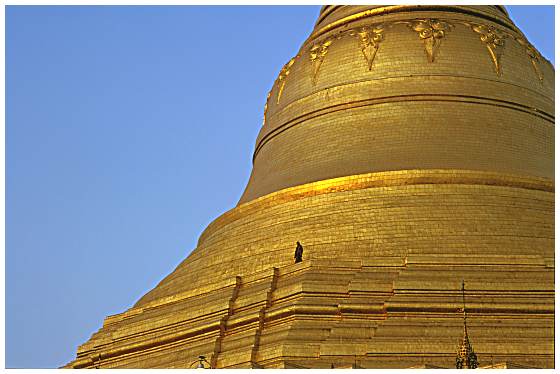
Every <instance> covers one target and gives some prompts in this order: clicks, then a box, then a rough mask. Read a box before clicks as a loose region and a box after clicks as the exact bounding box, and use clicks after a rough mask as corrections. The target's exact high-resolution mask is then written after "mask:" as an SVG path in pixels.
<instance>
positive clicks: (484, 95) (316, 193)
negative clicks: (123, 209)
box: [67, 5, 554, 368]
mask: <svg viewBox="0 0 560 374" xmlns="http://www.w3.org/2000/svg"><path fill="white" fill-rule="evenodd" d="M264 117H265V118H264V123H263V126H262V129H261V130H260V133H259V135H258V137H257V140H256V145H255V149H254V157H253V161H254V164H253V171H252V174H251V177H250V180H249V182H248V184H247V187H246V189H245V192H244V193H243V195H242V197H241V199H240V201H239V204H238V205H237V206H236V207H234V208H233V209H231V210H230V211H228V212H226V213H224V214H223V215H222V216H220V217H218V218H217V219H216V220H215V221H214V222H212V223H211V224H210V225H209V226H208V227H207V228H206V229H205V231H204V232H203V233H202V235H201V236H200V239H199V241H198V245H197V248H195V249H194V250H193V252H192V253H191V254H190V255H189V256H188V257H187V258H186V259H185V260H184V261H183V262H182V263H181V264H180V265H179V266H178V267H177V268H176V269H175V270H174V271H173V272H172V273H171V274H169V275H168V276H167V277H165V278H164V279H163V280H162V281H161V282H160V283H159V284H158V285H157V286H156V287H155V288H154V289H153V290H151V291H150V292H148V293H147V294H146V295H144V296H143V297H142V298H141V299H140V300H139V301H138V302H137V303H136V304H135V305H134V306H133V307H132V308H130V309H129V310H127V311H125V312H123V313H120V314H118V315H115V316H110V317H108V318H107V319H106V320H105V323H104V325H103V327H102V328H101V329H100V330H99V331H98V332H96V333H95V334H94V335H93V336H92V337H91V339H90V340H88V341H87V342H86V343H84V344H83V345H82V346H80V347H79V348H78V355H77V358H76V360H75V361H73V362H71V363H69V364H68V365H67V366H68V367H75V368H83V367H102V368H116V367H136V368H154V367H168V368H169V367H176V368H177V367H188V366H189V365H191V364H192V363H193V362H196V358H197V357H204V358H208V362H209V365H210V366H211V367H213V368H226V367H228V368H249V367H251V368H259V367H262V368H330V367H363V368H407V367H419V366H422V365H423V366H424V367H449V368H452V367H455V360H456V357H457V351H456V347H457V341H458V340H459V339H460V338H461V336H463V335H462V333H463V330H464V329H463V327H464V321H463V318H461V317H460V316H459V317H458V316H457V305H458V304H459V305H460V302H461V294H460V293H459V292H458V291H457V287H456V285H457V284H458V282H459V281H460V280H461V279H465V280H466V281H467V282H468V284H469V335H468V337H469V339H470V340H465V339H463V340H465V344H464V346H465V347H467V348H468V347H470V341H471V340H472V341H473V342H476V358H473V360H471V361H472V362H474V361H476V360H478V361H477V362H476V365H471V366H477V365H478V363H479V362H480V364H481V365H482V366H484V365H488V363H490V362H492V363H493V360H494V359H495V360H497V361H499V362H506V363H507V365H506V366H507V367H511V366H513V367H541V368H552V367H554V181H553V178H554V69H553V67H552V66H551V64H550V63H549V62H548V61H547V60H546V59H545V58H543V57H542V56H541V55H540V54H539V52H538V51H537V50H536V49H535V48H534V47H533V46H532V45H531V44H530V43H529V41H527V39H526V37H525V36H524V35H523V33H522V32H521V31H520V30H519V29H518V28H517V27H516V26H515V25H514V24H513V22H512V21H511V20H510V19H509V17H508V15H507V12H506V11H505V9H504V7H503V6H478V5H477V6H474V5H473V6H466V5H465V6H441V5H410V6H407V5H395V6H362V5H359V6H325V7H323V8H322V9H321V13H320V15H319V19H318V21H317V23H316V25H315V28H314V30H313V32H312V34H311V36H310V37H309V38H308V39H307V40H306V41H305V42H304V43H303V45H302V46H301V48H300V50H299V52H298V53H297V55H296V56H294V57H293V58H292V59H290V60H289V61H288V62H287V63H286V65H285V66H284V68H283V69H282V70H281V71H280V73H279V75H278V77H277V79H276V81H275V83H274V85H273V87H272V89H271V91H270V93H269V94H268V99H267V103H266V106H265V113H264ZM294 250H295V253H294ZM139 271H141V270H139ZM465 329H466V328H465ZM465 336H466V330H465ZM467 343H468V344H467ZM467 348H465V349H464V352H463V353H464V354H463V356H465V357H468V356H469V352H470V351H469V349H471V348H472V347H471V348H468V349H467ZM461 352H462V351H461ZM465 352H466V353H465ZM463 356H461V357H463ZM471 356H472V355H471ZM472 357H474V356H472ZM467 366H468V365H467ZM482 366H481V367H482Z"/></svg>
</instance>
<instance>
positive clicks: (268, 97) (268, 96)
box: [262, 90, 272, 127]
mask: <svg viewBox="0 0 560 374" xmlns="http://www.w3.org/2000/svg"><path fill="white" fill-rule="evenodd" d="M271 93H272V90H270V91H268V95H266V102H265V103H264V112H263V122H262V125H263V127H264V125H265V124H266V112H267V111H268V100H269V99H270V94H271Z"/></svg>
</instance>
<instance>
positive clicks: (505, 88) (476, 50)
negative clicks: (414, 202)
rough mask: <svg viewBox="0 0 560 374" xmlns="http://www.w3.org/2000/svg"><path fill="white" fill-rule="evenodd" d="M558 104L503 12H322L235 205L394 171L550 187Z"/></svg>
mask: <svg viewBox="0 0 560 374" xmlns="http://www.w3.org/2000/svg"><path fill="white" fill-rule="evenodd" d="M553 99H554V69H553V67H552V65H551V64H550V63H549V62H548V61H547V60H546V59H544V58H543V57H542V56H541V55H540V54H539V53H538V52H537V51H536V50H535V49H534V48H533V47H532V46H531V44H530V43H529V42H528V41H527V39H526V38H525V36H524V35H523V34H522V33H521V32H520V31H519V29H517V27H515V25H514V24H513V23H512V21H511V20H510V19H509V17H508V16H507V13H506V11H505V9H504V7H502V6H434V5H430V6H421V5H413V6H406V5H395V6H326V7H323V9H322V10H321V15H320V16H319V20H318V22H317V24H316V25H315V29H314V31H313V33H312V34H311V36H310V37H309V38H308V39H307V40H306V41H305V43H304V44H303V46H302V47H301V48H300V50H299V53H298V54H297V55H296V56H294V57H293V58H292V59H291V60H290V61H289V62H288V63H287V64H286V66H285V67H284V69H282V72H281V73H280V75H279V77H278V79H277V80H276V83H275V84H274V87H273V88H272V90H271V92H270V96H269V98H268V101H267V109H266V121H265V124H264V126H263V128H262V129H261V131H260V133H259V135H258V137H257V142H256V146H255V152H254V156H253V159H254V167H253V172H252V175H251V179H250V182H249V184H248V186H247V188H246V190H245V193H244V194H243V196H242V198H241V200H240V202H241V203H244V202H247V201H250V200H252V199H254V198H256V197H260V196H263V195H266V194H268V193H270V192H274V191H278V190H280V189H283V188H286V187H292V186H296V185H300V184H304V183H309V182H314V181H319V180H325V179H329V178H335V177H341V176H346V175H355V174H363V173H371V172H378V171H389V170H407V169H408V170H410V169H460V170H480V171H493V172H503V173H513V174H521V175H532V176H538V177H547V178H553V175H554V163H553V152H554V148H553V144H552V137H551V134H552V133H553V126H552V121H553V118H554V101H553Z"/></svg>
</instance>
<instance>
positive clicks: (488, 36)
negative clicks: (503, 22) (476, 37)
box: [472, 25, 508, 76]
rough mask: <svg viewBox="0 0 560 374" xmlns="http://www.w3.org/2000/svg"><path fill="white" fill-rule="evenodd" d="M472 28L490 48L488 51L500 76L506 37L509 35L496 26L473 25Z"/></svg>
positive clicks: (487, 47)
mask: <svg viewBox="0 0 560 374" xmlns="http://www.w3.org/2000/svg"><path fill="white" fill-rule="evenodd" d="M472 29H473V31H474V32H476V33H477V34H480V40H481V41H482V42H483V43H485V44H486V49H488V53H490V57H491V58H492V62H493V63H494V69H495V70H496V74H497V75H498V76H499V75H501V73H502V69H501V65H500V58H501V57H502V53H503V51H504V46H505V44H506V41H505V38H506V37H507V36H508V35H507V34H505V33H503V32H501V31H500V30H498V29H496V28H495V27H494V26H486V25H472Z"/></svg>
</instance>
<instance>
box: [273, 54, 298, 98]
mask: <svg viewBox="0 0 560 374" xmlns="http://www.w3.org/2000/svg"><path fill="white" fill-rule="evenodd" d="M298 57H299V55H298V56H296V57H293V58H291V59H290V61H288V62H287V63H286V64H285V65H284V66H283V67H282V70H280V74H279V75H278V80H277V82H278V95H277V96H276V104H279V103H280V97H282V92H284V86H285V85H286V78H287V77H288V75H290V68H291V67H292V65H293V64H294V62H295V61H296V58H298Z"/></svg>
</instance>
